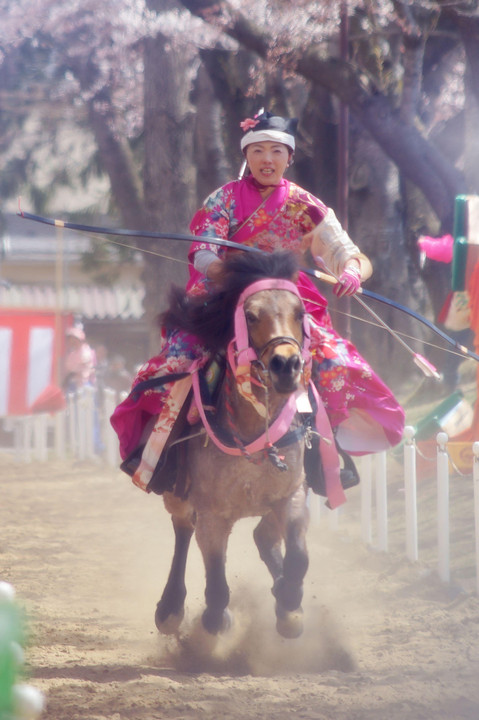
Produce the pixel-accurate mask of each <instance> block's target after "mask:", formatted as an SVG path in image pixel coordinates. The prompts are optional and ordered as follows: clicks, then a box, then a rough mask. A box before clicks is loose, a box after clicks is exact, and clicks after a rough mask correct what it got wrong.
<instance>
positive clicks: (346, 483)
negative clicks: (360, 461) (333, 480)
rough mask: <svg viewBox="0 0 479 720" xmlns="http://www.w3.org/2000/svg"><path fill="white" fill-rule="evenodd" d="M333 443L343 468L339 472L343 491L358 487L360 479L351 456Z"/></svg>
mask: <svg viewBox="0 0 479 720" xmlns="http://www.w3.org/2000/svg"><path fill="white" fill-rule="evenodd" d="M335 443H336V449H337V451H338V455H339V457H340V458H341V459H342V461H343V467H342V468H341V470H340V471H339V477H340V480H341V485H342V486H343V490H349V488H352V487H355V485H359V482H360V477H359V473H358V469H357V467H356V465H355V464H354V460H353V458H352V457H351V455H349V454H348V453H347V452H346V451H345V450H343V449H342V448H341V447H340V446H339V445H338V442H337V440H335Z"/></svg>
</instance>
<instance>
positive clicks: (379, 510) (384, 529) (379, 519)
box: [375, 451, 388, 552]
mask: <svg viewBox="0 0 479 720" xmlns="http://www.w3.org/2000/svg"><path fill="white" fill-rule="evenodd" d="M375 461H376V462H375V465H376V523H377V531H378V532H377V534H378V546H377V549H378V550H380V551H382V552H387V551H388V486H387V455H386V452H385V451H383V452H380V453H378V454H377V455H376V458H375Z"/></svg>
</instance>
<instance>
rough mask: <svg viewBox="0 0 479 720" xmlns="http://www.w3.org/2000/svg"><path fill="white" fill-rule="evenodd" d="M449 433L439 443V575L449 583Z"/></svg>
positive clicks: (440, 434)
mask: <svg viewBox="0 0 479 720" xmlns="http://www.w3.org/2000/svg"><path fill="white" fill-rule="evenodd" d="M448 440H449V438H448V435H447V433H445V432H440V433H438V434H437V436H436V442H437V548H438V573H439V577H440V579H441V580H442V581H443V582H445V583H448V582H449V580H450V569H449V456H448V453H447V441H448Z"/></svg>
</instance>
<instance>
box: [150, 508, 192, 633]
mask: <svg viewBox="0 0 479 720" xmlns="http://www.w3.org/2000/svg"><path fill="white" fill-rule="evenodd" d="M172 497H173V496H172ZM175 501H176V502H175ZM168 505H169V503H168V498H167V494H165V506H166V507H167V509H168V510H170V512H174V510H175V509H176V510H178V509H179V508H181V510H182V511H183V512H181V513H178V514H173V515H172V522H173V528H174V531H175V550H174V554H173V560H172V562H171V568H170V573H169V575H168V580H167V583H166V585H165V589H164V590H163V594H162V596H161V600H160V601H159V603H158V604H157V606H156V612H155V624H156V627H157V628H158V630H159V631H160V632H162V633H165V634H167V635H168V634H174V633H176V632H177V631H178V628H179V626H180V625H181V621H182V620H183V616H184V604H185V597H186V585H185V571H186V559H187V557H188V550H189V547H190V540H191V537H192V535H193V531H194V513H193V510H192V508H189V507H188V505H187V503H182V502H180V501H178V499H177V498H174V499H173V500H172V503H171V507H169V506H168Z"/></svg>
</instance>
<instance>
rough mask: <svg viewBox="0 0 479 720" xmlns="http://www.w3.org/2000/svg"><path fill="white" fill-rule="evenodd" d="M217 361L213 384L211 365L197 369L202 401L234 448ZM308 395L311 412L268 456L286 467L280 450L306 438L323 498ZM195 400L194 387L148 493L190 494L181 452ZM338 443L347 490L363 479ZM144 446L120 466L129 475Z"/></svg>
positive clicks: (309, 478) (313, 484) (310, 472)
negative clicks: (222, 416)
mask: <svg viewBox="0 0 479 720" xmlns="http://www.w3.org/2000/svg"><path fill="white" fill-rule="evenodd" d="M215 361H216V363H217V364H218V366H219V369H220V372H219V373H218V372H217V373H215V374H214V383H213V384H212V383H211V382H208V380H207V376H208V375H209V376H210V377H211V373H208V370H209V366H208V365H207V366H206V367H204V368H202V369H200V370H199V371H198V377H199V386H200V394H201V402H202V404H203V408H204V410H205V415H206V416H207V419H208V423H209V425H210V427H211V428H212V429H213V431H214V433H215V435H216V436H217V437H218V438H220V439H221V442H222V443H223V444H225V445H230V446H231V447H234V444H235V443H234V440H233V438H232V436H231V435H230V433H229V432H228V430H227V429H226V428H224V427H220V426H219V425H218V424H217V422H216V419H215V412H214V408H215V406H216V401H217V399H218V393H219V389H220V388H221V384H222V380H223V378H224V375H225V371H226V363H225V360H224V358H222V357H218V356H217V357H216V358H215ZM175 379H176V378H175ZM178 379H179V378H178ZM171 381H172V377H171V376H167V377H160V378H154V379H152V380H148V381H146V382H145V383H144V384H145V388H142V387H141V385H143V383H140V384H139V385H138V386H136V387H135V391H136V392H141V391H143V390H144V389H146V386H147V387H149V388H150V387H153V386H159V385H162V384H165V383H166V382H171ZM308 395H309V401H310V405H311V412H305V413H298V414H299V415H300V423H299V424H298V426H297V427H295V428H293V429H291V430H290V431H288V432H287V433H286V434H285V435H284V436H283V437H282V438H280V439H279V440H278V441H276V443H275V445H274V447H273V448H270V449H269V451H268V456H269V459H270V460H271V462H273V464H275V465H276V467H278V468H279V469H280V470H281V469H286V466H284V467H281V460H280V458H279V456H278V450H279V449H280V448H282V447H286V446H287V445H290V444H291V443H293V442H297V440H298V439H299V438H300V437H307V442H305V449H304V471H305V479H306V483H307V485H308V486H309V487H310V488H311V490H312V491H313V492H314V493H316V494H317V495H320V496H322V497H326V496H327V495H326V485H325V477H324V472H323V466H322V462H321V454H320V442H321V438H320V437H319V435H318V434H317V433H316V432H315V415H316V412H317V404H316V399H315V397H314V394H313V393H312V392H311V390H309V393H308ZM192 402H193V391H192V390H191V391H190V393H189V394H188V396H187V399H186V401H185V403H184V404H183V407H182V408H181V410H180V412H179V414H178V417H177V418H176V421H175V423H174V425H173V428H172V430H171V433H170V436H169V438H168V441H167V443H166V446H165V448H164V450H163V452H162V454H161V457H160V458H159V460H158V463H157V465H156V467H155V470H154V472H153V474H152V476H151V479H150V482H149V483H148V487H147V492H153V493H155V494H157V495H162V494H163V493H164V492H173V493H174V494H175V495H176V496H178V497H180V498H182V499H186V497H187V495H188V488H187V483H186V466H185V461H186V454H185V453H184V452H182V451H181V446H182V444H183V442H185V441H186V440H188V438H190V437H192V436H194V435H196V432H195V425H192V424H191V423H190V422H189V417H191V412H190V411H191V405H192ZM335 442H336V448H337V450H338V454H339V456H340V458H341V460H342V464H343V467H342V468H341V470H340V479H341V485H342V486H343V489H345V490H347V489H349V488H351V487H354V486H355V485H358V483H359V480H360V479H359V474H358V471H357V469H356V466H355V464H354V462H353V460H352V458H351V456H350V455H348V454H347V453H346V452H345V451H344V450H342V448H341V447H340V446H339V445H338V443H337V441H335ZM144 447H145V444H144V443H143V444H141V445H139V446H138V447H137V448H135V450H133V452H132V453H131V454H130V455H129V456H128V457H127V458H126V459H125V460H124V461H123V462H122V464H121V465H120V468H121V470H122V471H123V472H125V473H126V474H127V475H129V476H130V477H132V476H133V475H134V474H135V471H136V469H137V468H138V466H139V464H140V461H141V456H142V453H143V449H144Z"/></svg>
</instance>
